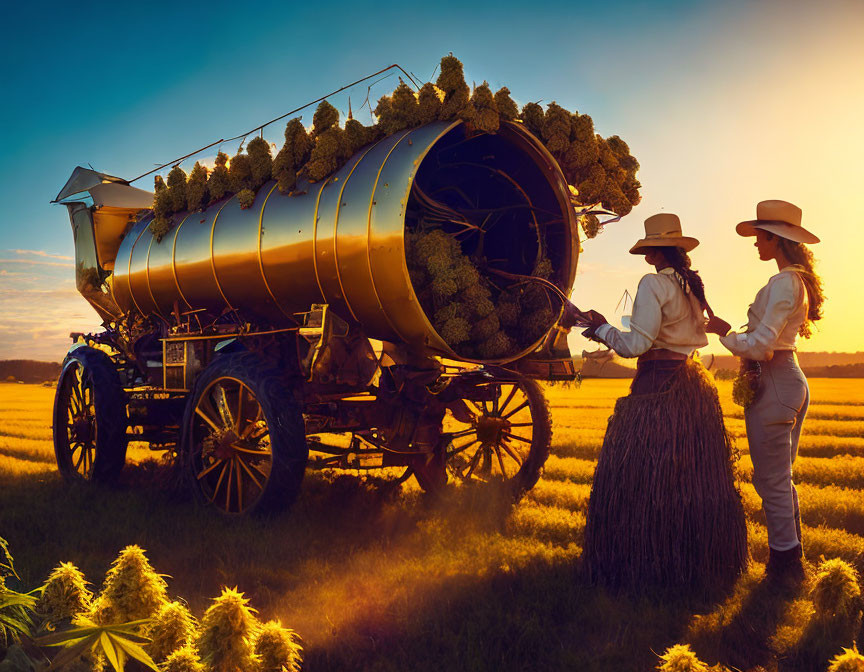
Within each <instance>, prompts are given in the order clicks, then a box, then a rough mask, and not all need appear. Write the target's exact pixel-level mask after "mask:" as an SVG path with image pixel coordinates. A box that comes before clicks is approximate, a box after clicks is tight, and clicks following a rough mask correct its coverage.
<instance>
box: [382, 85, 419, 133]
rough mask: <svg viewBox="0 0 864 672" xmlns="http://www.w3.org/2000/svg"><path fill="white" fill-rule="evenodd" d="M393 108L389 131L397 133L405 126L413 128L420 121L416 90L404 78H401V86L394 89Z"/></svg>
mask: <svg viewBox="0 0 864 672" xmlns="http://www.w3.org/2000/svg"><path fill="white" fill-rule="evenodd" d="M390 100H391V110H392V112H393V119H392V124H391V126H390V130H389V131H388V132H387V133H388V135H389V134H390V133H395V132H396V131H401V130H402V129H404V128H413V127H414V126H417V124H418V123H419V121H418V116H419V109H418V107H417V97H416V96H415V95H414V91H412V90H411V87H410V86H408V85H407V84H406V83H405V82H403V81H402V79H401V78H400V79H399V86H397V87H396V88H395V89H394V90H393V95H392V96H391V97H390Z"/></svg>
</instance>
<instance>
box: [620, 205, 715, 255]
mask: <svg viewBox="0 0 864 672" xmlns="http://www.w3.org/2000/svg"><path fill="white" fill-rule="evenodd" d="M698 244H699V241H698V240H696V239H695V238H690V237H688V236H682V235H681V220H680V219H678V215H673V214H672V213H671V212H662V213H660V214H659V215H651V216H650V217H649V218H648V219H646V220H645V237H644V238H643V239H642V240H640V241H638V242H637V243H636V244H635V245H634V246H633V247H631V248H630V254H645V253H646V252H647V251H648V249H647V248H649V247H681V248H683V249H684V251H685V252H689V251H690V250H692V249H693V248H694V247H696V246H697V245H698Z"/></svg>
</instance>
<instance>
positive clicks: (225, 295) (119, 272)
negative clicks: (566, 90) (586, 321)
mask: <svg viewBox="0 0 864 672" xmlns="http://www.w3.org/2000/svg"><path fill="white" fill-rule="evenodd" d="M466 171H468V172H466ZM418 173H419V174H420V175H421V176H422V179H423V180H424V183H428V184H430V185H434V186H435V188H436V189H437V190H438V191H439V192H441V193H446V192H448V190H449V191H450V192H461V193H460V195H459V199H462V201H464V203H465V205H464V206H461V207H465V208H470V207H471V206H472V204H473V203H474V202H475V201H476V202H477V203H479V202H481V201H482V202H484V203H485V204H486V205H488V204H489V203H495V198H496V195H497V194H498V193H501V194H502V195H503V194H504V191H507V196H508V198H511V200H512V198H514V197H515V198H517V199H522V200H524V203H525V207H524V216H525V218H526V219H525V222H526V224H525V226H526V227H528V226H529V224H530V219H529V218H530V217H534V220H535V221H534V225H533V226H534V227H535V228H536V230H537V232H538V233H537V234H532V235H538V236H539V235H541V234H540V233H539V232H540V231H541V228H542V231H543V233H542V235H543V236H545V237H546V238H545V239H544V241H542V242H541V243H538V244H541V245H544V246H545V247H546V248H548V250H549V254H550V256H551V255H554V257H555V259H554V261H555V267H556V269H557V273H556V276H555V277H554V281H555V283H556V284H557V285H558V286H559V287H560V288H561V289H562V290H564V291H565V292H569V290H570V289H571V287H572V283H573V280H574V278H575V273H576V261H577V256H578V249H579V242H578V234H577V222H576V218H575V214H574V211H573V208H572V206H571V205H570V193H569V187H568V186H567V182H566V180H565V179H564V176H563V175H562V174H561V171H560V168H559V167H558V164H557V163H556V161H555V160H554V159H553V157H552V156H551V155H550V154H549V153H548V152H547V151H546V149H545V147H543V145H542V143H540V142H539V141H538V140H537V139H536V138H535V137H534V136H532V135H531V134H530V133H528V132H527V131H526V130H525V129H524V128H523V127H522V126H521V125H520V124H516V123H502V126H501V129H500V131H499V132H498V133H497V134H495V135H485V136H484V137H482V138H477V136H474V138H473V140H472V137H471V136H466V134H465V133H464V127H463V126H462V123H461V122H453V123H448V122H433V123H431V124H427V125H425V126H421V127H418V128H414V129H411V130H406V131H401V132H399V133H396V134H394V135H391V136H389V137H386V138H384V139H382V140H380V141H378V142H376V143H374V144H372V145H370V146H367V147H365V148H363V149H361V150H360V151H358V152H357V153H356V154H355V155H354V156H353V157H352V158H351V159H350V160H349V161H348V163H347V164H346V165H345V166H343V167H342V168H341V169H340V170H338V171H337V172H336V173H334V174H333V175H331V176H330V177H329V178H327V179H326V180H323V181H321V182H318V183H315V184H300V185H298V187H297V192H295V194H294V195H292V196H287V195H283V194H281V193H280V192H279V191H278V189H277V188H276V184H275V182H268V183H267V184H265V185H264V186H263V187H262V188H261V189H260V190H259V191H258V194H257V196H256V199H255V202H254V204H253V205H252V207H251V208H248V209H246V210H243V209H241V208H240V206H239V204H238V202H237V198H236V197H230V198H227V199H223V200H221V201H219V202H217V203H215V204H213V205H211V206H210V207H209V208H207V209H206V210H205V211H204V212H193V213H181V214H178V215H175V216H174V223H173V227H172V229H171V230H170V231H169V233H168V234H167V235H166V236H165V237H164V238H163V239H162V240H161V241H157V240H156V239H155V238H154V237H153V236H152V235H151V233H150V231H149V229H148V224H149V222H150V216H149V215H148V216H147V217H145V218H144V219H142V220H141V221H139V222H138V223H137V224H136V225H135V226H134V227H133V228H132V229H131V230H130V232H129V233H128V234H127V236H126V238H125V239H124V240H123V242H122V243H121V246H120V249H119V252H118V255H117V260H116V263H115V266H114V274H113V278H112V279H111V282H110V285H111V289H112V292H113V297H114V300H115V301H116V303H117V305H118V306H119V307H120V308H121V309H122V310H124V311H129V310H137V311H139V312H141V313H142V314H144V315H148V314H154V313H156V314H160V315H163V316H166V317H167V316H169V315H170V314H172V313H173V312H174V310H175V306H176V307H177V308H179V309H180V311H181V312H184V311H189V310H200V309H204V310H205V311H207V312H208V313H211V314H214V315H218V314H220V313H222V312H223V311H224V310H225V309H226V308H227V309H233V310H236V311H237V313H238V315H240V316H241V317H243V318H244V319H249V320H256V319H257V320H263V321H267V322H268V323H270V324H277V325H278V324H289V323H291V324H293V315H294V314H295V313H298V312H301V311H305V310H308V309H309V307H310V305H311V304H313V303H328V304H330V305H331V306H332V309H333V310H335V311H336V312H337V313H338V314H340V315H342V316H343V317H344V318H345V319H347V320H349V321H351V320H355V321H357V322H358V323H360V324H361V325H362V326H363V329H364V331H365V333H366V334H367V335H369V336H370V337H372V338H377V339H381V340H385V341H393V342H405V343H409V344H412V345H415V346H422V347H427V348H430V349H432V350H434V351H437V352H439V353H442V354H444V355H447V356H450V357H457V358H458V355H457V354H456V353H454V352H453V350H451V348H450V347H449V346H448V345H447V344H446V343H445V342H444V341H443V340H442V339H441V337H440V336H439V335H438V333H437V332H436V331H435V329H434V328H433V326H432V324H431V322H430V319H429V316H427V315H426V314H425V312H424V310H423V308H422V307H421V305H420V302H419V301H418V299H417V295H416V293H415V291H414V288H413V287H412V284H411V279H410V277H409V273H408V267H407V264H406V255H405V241H406V227H408V226H410V222H409V221H408V219H409V200H410V198H411V193H412V192H411V190H412V185H413V183H414V181H415V180H416V179H418ZM487 173H488V180H487V178H486V177H482V176H484V175H486V174H487ZM502 175H503V176H504V178H502V177H501V176H502ZM463 178H464V180H465V181H467V183H470V184H469V186H468V187H465V188H464V189H463V188H462V187H463V186H464V185H460V179H463ZM505 178H506V179H505ZM448 180H450V181H452V182H453V185H452V187H451V186H449V184H448ZM484 180H486V181H484ZM487 182H488V183H487ZM466 191H467V193H466ZM298 192H299V193H298ZM304 192H305V193H304ZM514 195H515V196H514ZM460 202H461V201H460ZM514 207H515V206H514ZM537 212H542V213H546V214H545V215H544V216H545V217H546V219H547V220H548V223H547V224H543V226H542V227H541V226H540V225H538V224H537V222H536V213H537ZM520 221H521V220H520ZM508 226H510V228H509V229H508V228H506V227H505V226H504V225H501V227H500V230H501V233H499V234H498V235H497V238H496V239H495V240H496V241H497V242H496V243H495V245H497V248H496V247H495V246H493V248H494V249H495V254H498V255H499V256H500V255H501V254H503V255H508V254H511V253H512V250H511V249H508V248H513V247H520V246H525V245H530V244H531V241H530V240H529V238H526V237H524V236H522V235H521V233H520V231H521V229H520V228H519V227H520V226H521V225H520V224H519V222H514V223H512V224H510V225H508ZM490 254H491V252H490ZM523 256H524V255H523ZM522 272H529V271H524V270H523V271H522ZM551 326H552V325H550V327H551ZM531 349H533V347H532V348H529V349H528V350H526V351H525V352H528V351H530V350H531ZM522 354H525V353H524V352H523V353H519V355H518V356H521V355H522ZM515 358H516V357H508V358H507V359H508V360H510V359H515Z"/></svg>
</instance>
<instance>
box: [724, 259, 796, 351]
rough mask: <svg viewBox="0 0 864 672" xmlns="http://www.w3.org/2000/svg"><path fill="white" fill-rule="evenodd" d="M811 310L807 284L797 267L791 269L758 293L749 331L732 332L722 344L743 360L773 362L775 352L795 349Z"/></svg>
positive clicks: (748, 316)
mask: <svg viewBox="0 0 864 672" xmlns="http://www.w3.org/2000/svg"><path fill="white" fill-rule="evenodd" d="M808 310H809V301H808V299H807V290H806V289H805V288H804V281H803V280H802V279H801V276H800V275H798V273H797V272H796V267H794V266H787V267H786V268H784V269H783V270H781V271H780V272H779V273H777V274H776V275H773V276H771V278H770V279H769V280H768V284H767V285H765V286H764V287H763V288H762V289H760V290H759V293H758V294H756V299H755V300H754V301H753V303H751V304H750V308H749V310H748V311H747V331H746V332H742V333H737V332H734V331H730V332H729V333H728V334H726V335H725V336H721V337H720V342H721V343H722V344H723V345H725V346H726V347H727V348H728V349H729V351H730V352H732V354H734V355H738V356H739V357H746V358H747V359H755V360H757V361H765V360H769V359H771V357H772V356H773V355H774V351H775V350H795V347H796V346H795V344H796V341H797V338H798V330H799V329H800V328H801V325H802V324H804V320H806V319H807V312H808Z"/></svg>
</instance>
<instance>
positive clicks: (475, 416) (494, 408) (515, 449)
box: [421, 378, 552, 496]
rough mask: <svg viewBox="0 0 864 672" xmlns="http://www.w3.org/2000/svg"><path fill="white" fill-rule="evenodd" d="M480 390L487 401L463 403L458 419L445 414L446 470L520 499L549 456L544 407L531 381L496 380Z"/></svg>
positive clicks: (538, 389) (548, 425)
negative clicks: (494, 484) (495, 486)
mask: <svg viewBox="0 0 864 672" xmlns="http://www.w3.org/2000/svg"><path fill="white" fill-rule="evenodd" d="M483 387H484V388H491V394H490V395H489V396H490V397H491V400H490V401H471V400H467V399H466V400H465V404H466V406H467V408H468V411H469V412H468V414H467V415H466V414H464V413H463V414H459V415H460V416H462V417H461V419H460V418H457V417H455V416H454V415H453V414H452V413H451V412H450V411H448V413H447V415H446V417H445V419H444V425H443V433H442V439H443V444H444V453H443V456H442V458H443V460H444V464H445V468H446V471H447V472H448V473H449V475H450V477H451V478H453V479H456V480H460V481H463V482H496V481H497V482H500V483H504V484H506V485H507V486H508V487H509V488H510V489H511V490H512V491H513V494H514V495H515V496H519V495H521V494H522V493H523V492H525V491H526V490H530V489H531V488H532V487H534V484H535V483H536V482H537V479H538V478H539V477H540V470H541V469H542V468H543V464H544V463H545V462H546V458H547V457H548V456H549V445H550V443H551V439H552V419H551V416H550V414H549V408H548V406H547V404H546V399H545V397H544V396H543V390H542V389H541V387H540V385H539V384H538V383H537V382H536V381H534V380H530V379H526V378H519V379H514V380H510V381H500V382H497V381H496V382H491V383H485V384H483ZM469 419H470V421H469ZM421 485H422V483H421Z"/></svg>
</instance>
